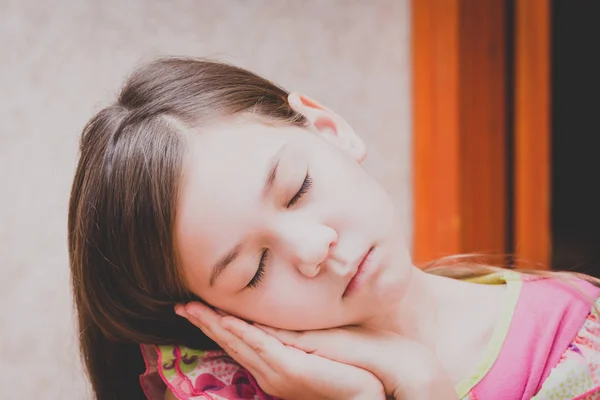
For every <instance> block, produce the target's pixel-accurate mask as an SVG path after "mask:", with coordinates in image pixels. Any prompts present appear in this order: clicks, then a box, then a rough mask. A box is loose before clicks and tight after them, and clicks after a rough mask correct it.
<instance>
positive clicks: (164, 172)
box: [68, 58, 306, 399]
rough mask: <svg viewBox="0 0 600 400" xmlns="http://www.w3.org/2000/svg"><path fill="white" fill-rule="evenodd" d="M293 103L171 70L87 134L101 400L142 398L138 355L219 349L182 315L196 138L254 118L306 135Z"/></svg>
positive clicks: (228, 69)
mask: <svg viewBox="0 0 600 400" xmlns="http://www.w3.org/2000/svg"><path fill="white" fill-rule="evenodd" d="M287 95H288V93H287V92H286V91H285V90H283V89H282V88H280V87H278V86H277V85H275V84H273V83H271V82H269V81H267V80H266V79H263V78H261V77H259V76H257V75H255V74H253V73H251V72H249V71H246V70H244V69H241V68H237V67H235V66H232V65H227V64H223V63H218V62H211V61H206V60H197V59H189V58H185V59H184V58H163V59H159V60H156V61H153V62H150V63H148V64H146V65H144V66H142V67H140V68H138V69H137V70H136V71H135V72H134V73H133V74H132V75H131V76H130V77H129V79H128V80H127V81H126V83H125V85H124V87H123V89H122V90H121V93H120V94H119V96H118V99H117V101H116V102H115V103H114V104H113V105H111V106H109V107H107V108H105V109H103V110H101V111H100V112H98V113H97V114H96V115H95V116H94V117H92V118H91V120H90V121H89V122H88V123H87V125H86V126H85V128H84V129H83V133H82V137H81V141H80V152H81V155H80V159H79V163H78V166H77V170H76V174H75V177H74V181H73V186H72V190H71V198H70V203H69V219H68V229H69V236H68V240H69V258H70V265H71V276H72V288H73V294H74V299H75V304H76V309H77V315H78V325H79V334H80V348H81V353H82V357H83V360H84V364H85V367H86V370H87V373H88V375H89V378H90V381H91V383H92V388H93V391H94V394H95V396H96V398H99V399H132V398H143V393H142V392H141V388H140V385H139V380H138V376H139V374H140V373H142V372H143V368H144V364H143V360H142V358H141V353H140V350H139V344H140V343H152V344H185V345H188V346H190V347H195V348H203V349H211V348H216V344H215V343H213V342H212V341H211V340H209V339H208V338H207V337H205V336H203V335H202V333H201V332H200V331H199V330H198V329H197V328H195V327H193V326H192V325H191V324H189V323H188V322H187V321H185V320H184V319H182V318H180V317H177V316H176V315H175V314H174V312H173V305H174V304H175V303H177V302H186V301H190V300H193V299H196V296H194V295H193V294H192V293H191V292H190V291H188V290H187V289H186V288H185V286H184V285H183V284H182V282H183V280H182V279H180V278H181V274H180V269H179V266H178V263H177V253H176V249H175V246H174V238H173V226H174V221H175V217H176V215H175V212H176V208H175V203H176V201H177V193H178V184H179V180H180V176H181V174H182V171H183V163H184V157H185V152H186V137H188V135H190V134H194V133H192V132H196V131H201V130H202V127H203V126H206V125H207V124H210V123H211V122H213V121H216V120H219V119H223V118H228V117H234V116H236V115H238V114H243V113H246V114H252V115H255V116H257V117H260V118H263V119H264V120H265V121H266V120H268V121H270V122H275V123H282V124H289V125H296V126H305V125H306V120H305V119H304V117H303V116H301V115H300V114H298V113H296V112H294V111H293V110H292V109H291V108H290V106H289V104H288V102H287Z"/></svg>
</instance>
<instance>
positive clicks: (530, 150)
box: [515, 0, 551, 268]
mask: <svg viewBox="0 0 600 400" xmlns="http://www.w3.org/2000/svg"><path fill="white" fill-rule="evenodd" d="M515 29H516V32H515V39H516V42H515V62H516V65H515V254H516V255H517V256H518V257H519V258H522V259H525V260H528V261H533V262H536V263H540V268H548V266H549V264H550V255H551V253H550V240H551V239H550V238H551V226H550V167H551V165H550V162H551V160H550V151H551V149H550V139H551V138H550V1H549V0H539V1H527V0H517V1H516V3H515Z"/></svg>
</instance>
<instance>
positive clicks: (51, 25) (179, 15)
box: [0, 0, 410, 399]
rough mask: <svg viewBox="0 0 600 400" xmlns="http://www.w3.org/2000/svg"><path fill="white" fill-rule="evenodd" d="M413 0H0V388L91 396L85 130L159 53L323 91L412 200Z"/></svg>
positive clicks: (377, 171)
mask: <svg viewBox="0 0 600 400" xmlns="http://www.w3.org/2000/svg"><path fill="white" fill-rule="evenodd" d="M408 3H409V0H379V1H348V0H310V1H309V0H302V1H300V0H296V1H283V0H270V1H269V0H253V1H251V0H246V1H226V0H213V1H208V0H205V1H199V0H189V1H159V0H153V1H151V0H146V1H144V0H135V1H117V0H102V1H97V0H70V1H69V0H64V1H34V0H26V1H17V0H14V1H10V0H0V50H1V55H0V190H1V192H0V263H1V264H0V265H1V266H0V272H1V273H0V300H1V302H0V391H1V392H0V397H1V398H3V399H16V398H19V399H33V398H36V399H40V398H43V399H55V398H56V399H58V398H65V399H80V398H86V396H88V395H86V393H87V392H86V390H87V389H86V386H85V381H84V380H83V378H82V373H81V367H80V365H79V362H78V359H77V348H76V341H75V337H74V328H73V317H72V311H71V307H72V305H71V300H70V294H69V283H68V279H69V274H68V264H67V251H66V217H67V201H68V193H69V189H70V184H71V178H72V175H73V171H74V167H75V162H76V156H77V140H78V135H79V132H80V130H81V128H82V126H83V124H84V123H85V121H86V120H87V119H88V118H89V117H90V116H91V114H92V112H94V110H98V109H99V107H101V106H102V105H105V104H106V103H107V102H108V101H110V100H111V99H112V97H113V96H114V94H115V93H116V91H117V89H118V87H119V85H120V83H121V82H122V79H123V76H124V74H126V73H127V72H128V71H129V70H130V69H131V68H132V66H133V65H134V64H135V63H137V62H139V61H142V60H146V59H148V58H150V57H152V56H155V55H159V54H177V55H195V56H208V57H215V58H220V59H222V60H226V61H230V62H233V63H235V64H239V65H241V66H244V67H248V68H250V69H253V70H255V71H257V72H259V73H261V74H264V75H265V76H266V77H268V78H270V79H272V80H274V81H276V82H278V83H280V84H282V85H284V86H285V87H286V88H288V89H292V90H300V91H304V92H305V93H307V94H309V95H311V96H313V97H315V98H317V99H319V100H321V101H322V102H323V103H324V104H326V105H328V106H330V107H332V108H334V109H335V110H337V111H338V112H339V113H340V114H342V115H343V116H345V117H346V118H347V120H349V122H350V123H351V124H353V125H354V127H355V129H356V130H357V131H358V132H359V133H361V134H362V135H363V136H364V138H365V140H366V142H367V145H368V146H369V149H370V155H369V158H368V160H367V163H366V166H367V168H368V169H369V170H370V171H371V172H372V173H373V174H374V175H375V177H376V178H377V179H379V180H380V181H381V182H382V183H383V184H384V186H385V187H386V188H387V189H388V190H389V191H390V193H391V194H392V196H393V198H394V200H395V202H396V204H397V205H398V207H399V208H400V210H401V212H402V213H403V214H404V215H405V216H406V217H407V218H406V221H407V222H406V226H409V225H410V220H409V219H408V214H409V194H410V188H409V173H410V167H409V164H410V160H409V155H410V152H409V145H410V135H409V131H410V103H409V78H410V77H409V70H408V67H409V58H408V57H409V47H408V46H409V37H408V35H409V30H410V27H409V10H408Z"/></svg>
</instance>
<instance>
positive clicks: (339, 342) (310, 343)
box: [259, 325, 402, 371]
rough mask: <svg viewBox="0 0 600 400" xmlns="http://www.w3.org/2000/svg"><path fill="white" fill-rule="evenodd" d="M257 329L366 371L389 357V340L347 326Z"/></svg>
mask: <svg viewBox="0 0 600 400" xmlns="http://www.w3.org/2000/svg"><path fill="white" fill-rule="evenodd" d="M259 328H261V329H262V330H264V331H265V332H268V333H269V334H271V335H273V336H275V337H276V338H277V339H279V340H280V341H281V342H282V343H284V344H285V345H287V346H292V347H295V348H297V349H300V350H302V351H304V352H306V353H310V354H315V355H319V356H322V357H325V358H328V359H330V360H333V361H337V362H340V363H344V364H350V365H354V366H356V367H360V368H364V369H367V370H370V371H376V370H378V369H379V368H378V367H379V366H380V365H381V363H382V361H381V357H380V356H378V355H380V354H389V351H391V349H390V348H387V347H388V346H390V341H389V340H386V338H383V337H370V336H369V335H368V334H367V333H365V332H364V331H357V330H354V329H352V328H351V327H344V328H333V329H323V330H315V331H288V330H285V329H275V328H272V327H267V326H263V325H259ZM401 341H402V338H400V337H398V338H394V341H393V343H394V345H395V347H397V346H398V345H400V342H401Z"/></svg>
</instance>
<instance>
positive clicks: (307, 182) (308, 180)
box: [287, 173, 312, 208]
mask: <svg viewBox="0 0 600 400" xmlns="http://www.w3.org/2000/svg"><path fill="white" fill-rule="evenodd" d="M311 185H312V178H311V177H310V174H309V173H307V174H306V178H304V182H302V186H301V187H300V190H298V193H296V195H295V196H294V197H292V199H291V200H290V202H289V203H288V205H287V208H290V207H291V206H293V205H294V204H296V202H297V201H298V200H300V199H301V198H302V196H304V195H305V194H306V192H308V190H309V189H310V187H311Z"/></svg>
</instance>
